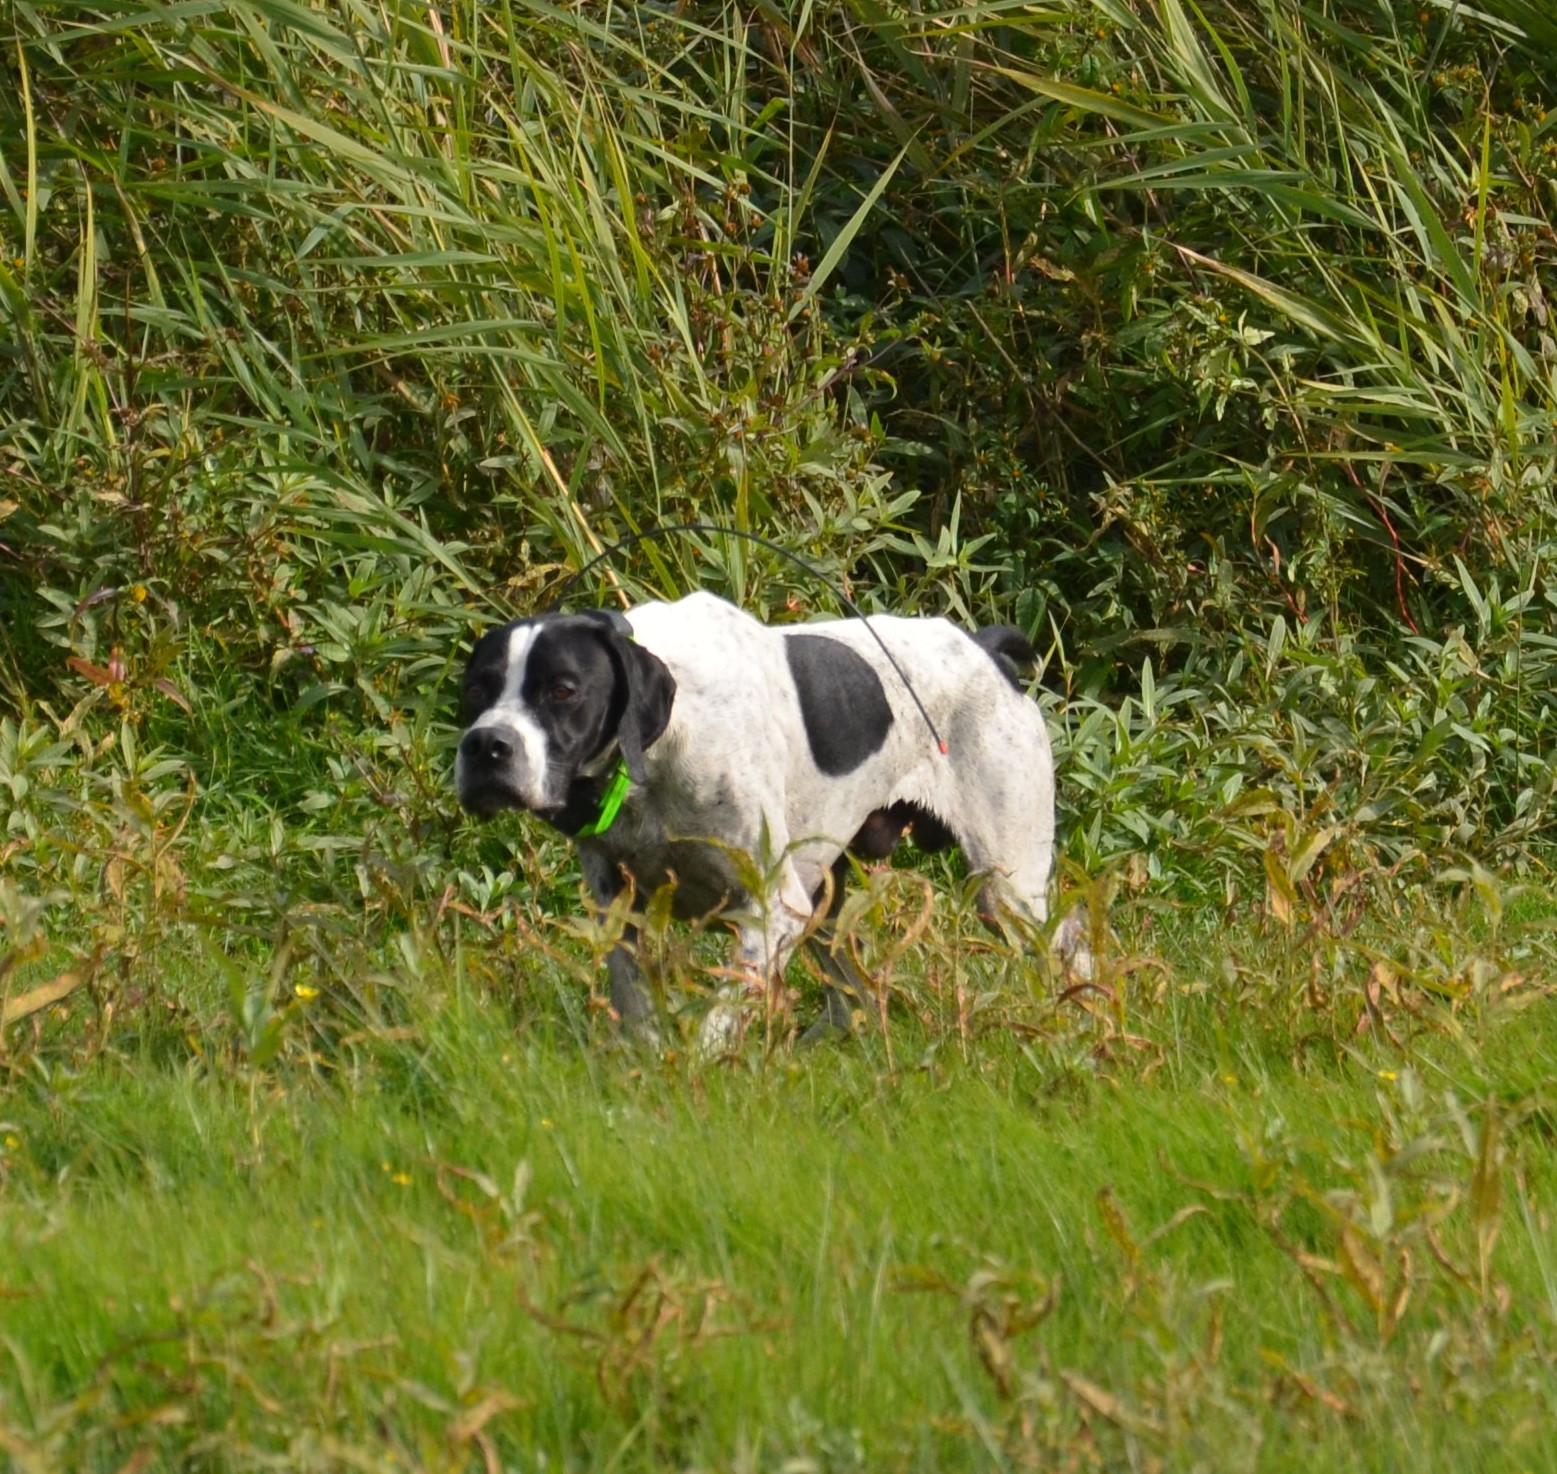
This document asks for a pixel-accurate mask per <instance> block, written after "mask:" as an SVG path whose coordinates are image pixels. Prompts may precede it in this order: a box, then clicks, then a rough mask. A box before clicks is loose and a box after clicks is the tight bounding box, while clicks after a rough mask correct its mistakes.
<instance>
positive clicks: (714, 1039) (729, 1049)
mask: <svg viewBox="0 0 1557 1474" xmlns="http://www.w3.org/2000/svg"><path fill="white" fill-rule="evenodd" d="M750 1012H751V1010H750V1007H749V1004H748V1002H747V999H746V995H745V990H744V989H743V988H721V989H720V990H719V996H718V998H716V999H715V1001H714V1006H713V1007H712V1008H710V1009H709V1010H708V1012H707V1013H705V1014H704V1015H703V1022H702V1023H701V1024H700V1025H699V1027H698V1031H697V1047H696V1051H695V1052H696V1055H697V1058H698V1060H699V1061H700V1062H702V1063H704V1064H710V1063H713V1062H715V1061H717V1060H721V1059H729V1058H730V1056H731V1055H733V1054H735V1053H736V1052H737V1051H738V1050H739V1049H740V1047H741V1040H743V1039H744V1038H745V1037H746V1024H747V1021H748V1019H749V1017H750Z"/></svg>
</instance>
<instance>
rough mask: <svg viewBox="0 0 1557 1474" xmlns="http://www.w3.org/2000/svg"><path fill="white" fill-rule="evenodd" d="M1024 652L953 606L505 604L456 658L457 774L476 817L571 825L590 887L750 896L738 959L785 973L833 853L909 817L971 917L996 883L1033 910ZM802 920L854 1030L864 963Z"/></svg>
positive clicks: (608, 893) (745, 966)
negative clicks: (864, 615) (950, 863)
mask: <svg viewBox="0 0 1557 1474" xmlns="http://www.w3.org/2000/svg"><path fill="white" fill-rule="evenodd" d="M883 646H884V647H885V650H890V652H891V655H892V658H893V660H895V661H896V665H897V669H894V668H893V664H892V662H891V661H889V660H888V658H887V656H886V654H885V652H884V649H883ZM1032 658H1033V651H1032V648H1031V646H1030V645H1029V644H1028V642H1027V640H1026V639H1025V638H1024V637H1023V636H1022V634H1021V633H1020V632H1019V631H1017V630H1015V629H1010V628H1007V627H1003V626H1001V627H994V628H988V629H981V630H980V631H978V633H977V634H975V635H972V636H969V635H967V634H965V633H963V632H962V631H961V630H959V629H957V628H956V627H955V626H953V625H951V624H949V623H947V621H945V620H944V619H903V618H895V617H890V616H873V617H872V618H871V619H870V621H869V627H868V628H867V625H866V622H865V621H863V620H859V619H846V620H830V621H826V622H823V623H816V624H802V625H788V626H784V627H769V626H767V625H764V624H761V623H759V622H758V621H757V620H755V619H753V618H752V617H751V616H750V615H748V614H744V613H742V612H741V611H740V610H739V609H737V608H735V607H734V606H733V605H731V604H728V603H726V602H725V601H724V600H722V599H719V598H716V597H715V596H714V595H712V594H707V593H697V594H692V595H690V596H689V597H688V598H685V599H681V600H679V601H678V602H676V603H674V604H663V603H654V604H643V605H639V606H638V607H637V608H635V609H633V610H631V611H629V612H628V613H627V614H625V615H623V614H616V613H609V612H606V611H599V610H597V611H590V612H587V613H580V614H548V615H542V616H540V617H539V618H535V619H518V620H515V621H513V622H512V623H510V624H506V625H503V626H502V627H501V628H499V629H495V630H491V631H489V632H488V633H487V634H485V635H484V636H482V638H481V640H480V641H479V642H478V643H477V645H476V647H475V650H474V652H473V653H472V655H471V658H470V663H469V665H468V666H467V668H466V671H465V677H464V689H463V706H464V721H465V725H466V731H465V733H464V735H463V737H462V738H461V740H460V744H459V753H458V756H457V758H456V761H455V767H454V774H455V786H456V788H457V790H458V793H459V801H460V803H461V804H462V805H463V806H464V808H466V809H467V810H469V811H470V812H471V813H473V814H476V815H479V816H481V817H483V818H485V817H488V816H490V815H491V814H493V813H495V812H497V811H498V810H500V809H510V808H517V809H528V810H530V811H531V812H533V813H535V814H538V815H539V816H540V817H541V818H543V819H545V820H546V821H547V822H548V823H550V824H552V825H553V826H555V827H556V828H557V829H559V830H561V831H562V832H563V833H564V834H568V835H571V836H573V837H575V838H576V840H577V843H578V846H579V853H580V858H581V861H582V865H583V871H584V876H585V879H586V881H587V882H588V884H589V886H590V889H591V890H592V891H593V893H594V895H595V897H596V899H597V900H598V901H599V902H600V903H601V904H602V905H605V904H607V903H608V902H610V901H611V900H613V899H614V898H616V897H617V896H618V895H620V893H621V891H622V890H623V888H624V887H631V888H632V890H633V892H634V893H635V894H636V895H640V896H644V897H647V896H649V895H651V894H652V893H653V892H654V891H656V890H657V889H658V888H659V887H661V886H662V885H665V884H668V883H669V884H673V885H674V886H675V894H674V903H673V910H674V913H675V915H677V916H678V917H681V918H683V919H685V918H691V917H698V916H706V915H708V914H710V913H712V912H715V911H719V910H723V909H726V908H741V913H740V914H739V915H738V917H737V918H736V919H737V928H738V935H739V942H740V963H741V970H742V973H743V974H744V975H745V976H746V977H747V978H748V979H749V980H750V981H751V982H752V983H754V984H755V983H763V984H767V983H771V982H774V981H776V980H777V977H778V975H779V974H780V973H781V972H782V969H783V967H784V965H785V963H786V961H787V960H788V958H789V955H790V952H791V951H792V949H793V948H794V946H795V944H796V942H797V941H798V940H800V939H801V937H803V936H804V935H806V933H807V930H808V928H811V926H812V923H813V921H814V920H816V919H817V915H816V913H817V912H818V910H819V909H820V907H821V904H822V900H823V897H824V896H825V895H826V893H827V890H828V875H829V872H831V874H832V876H833V885H832V907H831V910H830V912H829V919H830V917H831V916H833V915H836V913H837V910H838V908H839V906H840V905H841V902H842V896H843V882H844V881H845V880H846V879H847V877H848V868H849V860H848V856H849V855H850V854H854V855H856V856H859V857H860V858H862V859H882V858H885V857H886V856H887V855H888V854H889V853H890V852H891V851H892V849H893V848H894V847H895V846H896V844H897V843H898V841H899V840H900V839H902V837H903V836H904V834H905V833H907V832H908V830H909V829H910V828H912V830H913V833H914V839H915V842H916V843H917V844H918V845H919V846H920V847H921V848H924V849H935V848H939V847H942V846H945V845H950V844H957V845H960V846H961V848H962V851H963V854H964V855H965V856H966V858H967V862H968V865H969V866H970V868H971V869H972V870H974V871H975V872H981V873H983V874H985V875H986V877H987V878H986V881H985V884H984V887H983V890H982V892H981V901H980V909H981V911H982V912H984V913H986V915H989V916H993V914H994V912H995V910H996V906H997V904H1003V905H1004V906H1005V907H1007V908H1009V909H1010V910H1012V911H1014V912H1015V913H1016V914H1017V915H1018V916H1020V917H1023V918H1025V919H1026V920H1027V921H1029V922H1032V923H1035V924H1036V923H1042V922H1043V920H1044V918H1045V917H1046V916H1047V914H1048V890H1049V881H1050V872H1051V870H1052V868H1053V860H1054V765H1053V760H1052V758H1051V756H1050V751H1049V737H1048V733H1047V731H1046V730H1045V728H1044V722H1043V717H1042V714H1041V713H1040V711H1039V709H1038V707H1037V705H1036V704H1035V703H1034V702H1032V701H1030V700H1028V699H1027V698H1026V697H1025V696H1023V694H1022V691H1021V687H1020V686H1019V684H1018V682H1017V675H1016V667H1017V663H1019V662H1028V661H1031V660H1032ZM905 677H906V678H907V680H908V681H910V682H912V685H913V691H912V692H910V691H909V690H908V689H907V687H906V686H905V679H904V678H905ZM915 695H917V697H918V700H919V702H922V703H923V711H924V713H928V715H929V718H930V722H933V724H934V727H935V729H936V730H937V731H938V732H939V735H940V738H941V739H942V742H943V743H944V750H943V749H942V747H941V746H940V745H938V744H937V742H936V741H935V740H934V739H933V738H932V736H931V728H930V723H927V722H926V720H925V717H924V715H923V714H922V713H921V711H920V710H919V709H917V708H916V705H915V700H914V697H915ZM736 856H748V857H750V859H751V862H752V863H748V864H745V865H743V864H740V863H738V862H737V860H736V858H735V857H736ZM754 866H755V867H759V868H754ZM753 874H762V875H764V876H765V877H766V878H765V881H764V884H763V886H762V890H763V893H762V894H757V895H752V894H749V893H748V892H749V891H750V890H751V889H752V887H751V886H750V885H749V884H743V883H742V879H741V877H742V876H743V875H744V876H745V877H747V878H748V880H749V877H750V876H752V875H753ZM1066 929H1067V930H1068V931H1069V933H1070V936H1069V937H1068V939H1067V941H1066V942H1062V943H1061V944H1060V945H1061V949H1062V950H1063V951H1067V952H1073V953H1074V952H1079V951H1080V950H1082V949H1081V946H1080V937H1079V935H1077V933H1078V931H1079V928H1077V927H1076V926H1074V925H1073V924H1070V923H1068V924H1067V928H1066ZM812 940H813V942H814V943H815V944H816V951H817V954H818V956H819V958H820V960H821V962H822V964H823V966H824V968H825V969H826V971H827V974H828V977H829V978H830V979H831V984H830V986H829V988H828V1008H827V1014H826V1015H825V1017H824V1020H823V1024H822V1025H819V1027H825V1026H842V1027H846V1026H847V1020H848V1018H849V1017H850V1008H849V1004H848V1001H847V999H846V998H844V997H843V996H841V994H840V989H841V990H843V991H845V992H851V993H854V994H855V995H856V996H857V997H862V996H863V995H862V993H861V989H860V986H859V979H858V978H857V976H856V975H855V974H854V971H853V969H852V968H851V967H850V966H849V965H848V963H847V961H846V959H844V958H843V957H842V956H840V955H838V954H837V953H835V952H834V950H833V948H832V947H831V946H829V945H827V944H826V943H827V938H826V931H825V923H824V926H823V929H822V931H820V932H816V931H813V934H812ZM635 941H636V933H634V932H633V931H632V929H631V928H629V929H628V930H627V932H625V933H624V935H623V939H622V943H621V945H619V946H618V947H617V948H616V949H615V951H614V952H613V953H612V955H611V957H610V959H609V968H610V974H611V1003H612V1006H613V1007H614V1009H615V1010H616V1011H617V1013H618V1014H619V1015H620V1017H621V1018H622V1019H623V1020H624V1021H626V1022H628V1023H629V1024H639V1023H643V1022H646V1020H647V1015H648V1013H649V1010H650V1002H649V999H648V996H647V994H646V993H645V991H644V989H643V986H642V983H641V981H640V979H639V975H638V969H637V965H636V962H635V960H634V955H633V953H634V944H635ZM1075 962H1076V965H1077V966H1078V967H1080V966H1083V965H1084V963H1083V959H1082V958H1081V957H1079V956H1077V957H1076V958H1075Z"/></svg>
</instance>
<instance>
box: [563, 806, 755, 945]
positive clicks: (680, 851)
mask: <svg viewBox="0 0 1557 1474" xmlns="http://www.w3.org/2000/svg"><path fill="white" fill-rule="evenodd" d="M675 832H676V833H688V832H690V833H697V832H699V831H698V830H697V829H695V828H694V829H690V830H688V829H683V828H682V827H681V826H677V829H676V831H675ZM702 832H703V833H706V834H712V833H714V831H713V830H711V829H709V828H707V827H706V826H705V827H703V829H702ZM580 844H581V845H586V846H588V847H589V848H590V849H591V850H593V851H594V852H595V853H596V854H598V855H600V856H601V857H602V858H603V859H604V860H605V861H606V862H607V863H608V864H609V866H610V867H611V869H613V870H616V869H623V870H626V871H627V872H628V873H629V874H630V875H631V876H632V878H633V881H634V884H635V886H636V888H637V890H638V892H639V894H640V895H641V896H645V897H647V896H649V895H652V894H653V893H654V892H655V891H657V890H659V889H660V887H662V886H664V885H674V886H675V899H674V902H673V906H672V911H673V914H674V915H675V916H676V917H677V919H678V920H682V921H686V920H690V919H692V918H695V917H700V916H707V915H709V914H710V913H712V912H715V911H721V910H724V909H725V908H726V907H729V906H739V905H741V904H742V903H743V902H744V901H745V900H746V898H747V887H746V886H745V885H744V884H743V883H742V878H741V870H742V868H743V867H745V866H748V865H749V864H750V862H749V861H747V860H745V859H744V857H743V856H741V855H740V854H739V852H738V851H736V850H734V849H733V848H730V849H726V848H724V847H722V846H721V845H720V844H719V843H718V842H717V841H715V842H713V843H710V842H708V841H706V840H701V839H681V838H673V837H672V832H671V831H669V830H667V826H666V824H665V821H664V818H663V816H662V815H661V814H659V813H658V812H656V811H655V810H653V809H652V808H650V807H648V806H647V805H629V807H628V808H626V809H624V810H623V812H622V815H621V817H620V819H618V821H617V823H616V824H614V825H613V826H612V827H611V828H610V829H609V830H607V831H606V833H605V834H602V835H599V836H597V837H596V838H593V839H588V840H581V841H580Z"/></svg>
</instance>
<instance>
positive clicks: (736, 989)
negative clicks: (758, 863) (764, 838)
mask: <svg viewBox="0 0 1557 1474" xmlns="http://www.w3.org/2000/svg"><path fill="white" fill-rule="evenodd" d="M811 914H812V906H811V901H810V893H809V891H808V890H807V888H806V886H805V885H804V883H803V882H802V881H801V879H800V876H799V873H798V872H797V871H796V869H795V867H794V864H793V862H792V861H791V860H790V859H788V858H786V859H785V860H784V862H783V864H782V865H781V866H780V867H779V870H778V871H777V873H776V874H774V875H773V876H772V877H771V885H770V889H769V892H768V894H767V896H766V897H765V898H764V900H763V901H762V902H761V909H760V910H759V912H758V913H757V914H756V915H748V916H747V918H746V919H745V920H743V921H742V922H741V924H740V925H739V926H738V928H737V931H736V938H737V945H736V967H735V971H736V978H735V980H734V981H733V982H731V983H729V984H727V985H726V986H725V987H723V988H721V989H720V990H719V997H718V1000H717V1001H716V1002H715V1003H714V1006H713V1007H712V1008H710V1009H709V1010H708V1012H707V1013H706V1014H705V1015H704V1016H703V1024H702V1027H701V1028H700V1029H699V1030H698V1041H697V1047H698V1053H699V1054H700V1055H702V1056H703V1057H704V1058H705V1059H717V1058H721V1057H723V1056H725V1055H728V1054H732V1053H734V1051H735V1050H736V1048H737V1047H739V1045H740V1042H741V1038H742V1036H743V1035H744V1034H745V1032H746V1027H747V1025H748V1023H749V1022H750V1021H751V1018H752V1017H753V1015H754V1014H755V1013H756V1011H757V1010H758V1009H759V1008H762V1007H764V1006H766V1007H769V1008H772V1007H773V1006H774V1005H775V1004H776V1002H777V1001H778V999H779V996H780V990H781V989H782V987H783V983H784V967H785V965H786V964H787V963H788V961H789V958H790V954H791V953H792V952H793V951H794V949H795V944H796V943H797V942H799V940H800V938H801V937H802V936H803V935H804V934H805V930H806V927H807V926H808V925H809V924H810V921H811Z"/></svg>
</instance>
